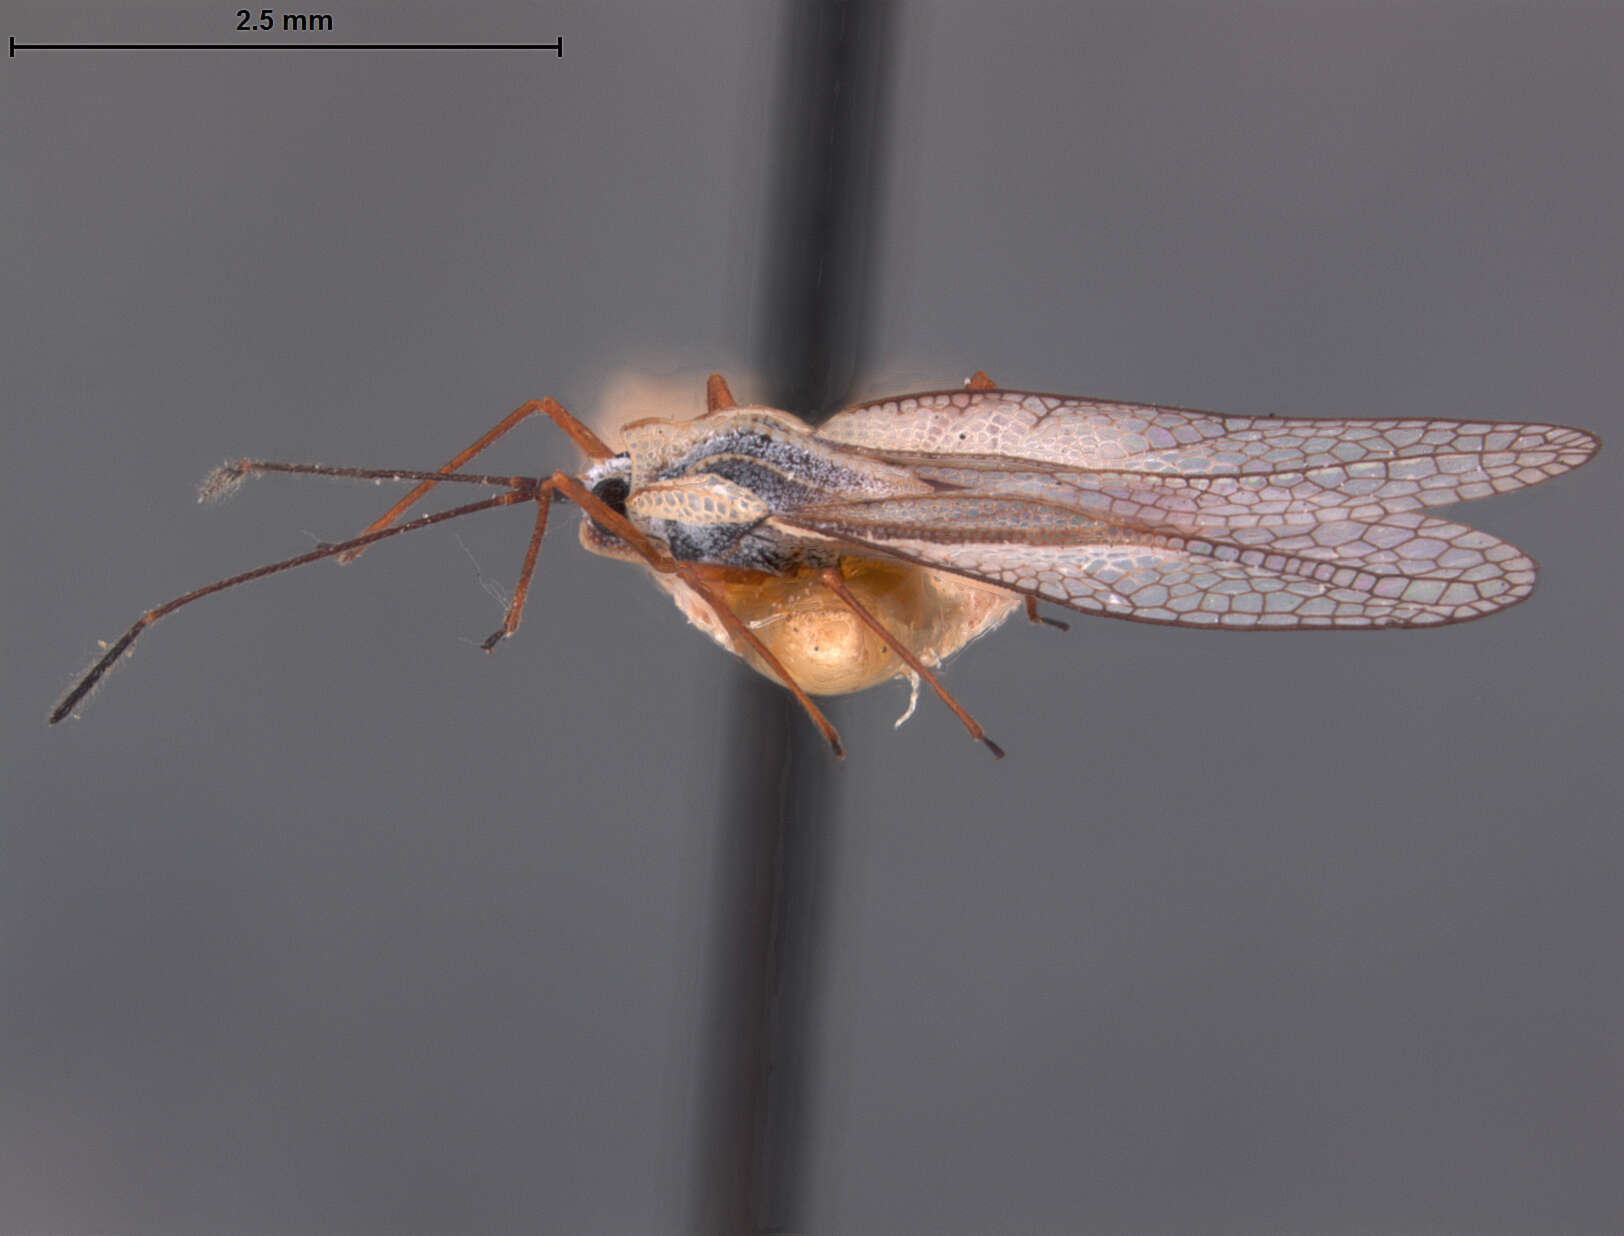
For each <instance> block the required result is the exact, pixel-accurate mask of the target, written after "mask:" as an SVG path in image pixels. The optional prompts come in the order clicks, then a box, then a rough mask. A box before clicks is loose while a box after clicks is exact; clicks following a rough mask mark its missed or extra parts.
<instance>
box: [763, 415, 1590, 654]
mask: <svg viewBox="0 0 1624 1236" xmlns="http://www.w3.org/2000/svg"><path fill="white" fill-rule="evenodd" d="M817 436H818V437H819V438H821V439H825V440H827V441H829V442H832V443H837V444H839V445H841V446H844V447H846V448H848V449H852V450H855V451H857V452H859V453H861V454H864V455H867V456H869V457H872V458H876V459H880V460H884V461H887V462H890V463H893V464H899V465H902V466H904V467H907V468H909V469H910V470H911V471H912V472H913V473H914V475H915V476H917V477H918V478H919V479H920V480H923V481H925V482H927V483H929V484H930V485H931V486H933V487H934V489H935V490H936V493H935V494H934V495H933V496H926V497H908V498H893V499H886V500H882V501H869V502H852V503H843V504H839V505H834V506H826V507H822V508H817V509H803V510H799V511H794V512H791V513H788V514H787V515H785V516H784V517H783V520H784V522H785V523H789V524H792V525H794V526H798V527H802V528H805V529H808V530H810V531H815V532H819V533H822V534H823V535H826V536H832V537H835V538H837V539H839V540H843V541H845V542H846V543H848V544H851V545H853V546H855V547H861V548H862V549H864V550H866V551H868V552H874V553H879V554H883V555H890V556H893V557H897V558H903V559H907V560H909V561H914V562H919V563H922V564H924V565H927V566H934V567H940V568H942V569H945V570H949V571H956V572H959V573H961V574H964V575H969V576H972V577H974V578H977V579H982V580H986V581H988V582H991V583H995V584H1001V585H1003V586H1005V587H1008V588H1011V589H1015V590H1017V591H1020V592H1024V593H1026V594H1028V595H1030V596H1036V597H1041V598H1043V599H1045V600H1048V601H1053V602H1055V603H1056V604H1059V605H1065V606H1068V607H1070V608H1072V609H1077V610H1082V611H1084V612H1086V613H1095V614H1104V615H1108V616H1111V617H1117V618H1129V619H1134V620H1137V621H1141V622H1166V623H1177V624H1180V625H1186V626H1218V627H1226V628H1239V629H1261V628H1281V627H1395V626H1398V627H1402V626H1428V625H1436V624H1439V623H1445V622H1461V621H1465V620H1467V619H1470V618H1477V617H1481V616H1482V615H1484V614H1488V613H1492V612H1494V611H1495V610H1498V609H1503V608H1505V607H1506V606H1508V605H1513V604H1515V603H1516V602H1518V601H1520V600H1522V599H1523V598H1524V597H1526V596H1527V595H1528V594H1529V593H1530V592H1531V591H1533V587H1534V577H1535V572H1536V568H1535V565H1534V562H1533V559H1531V558H1530V557H1529V556H1528V555H1527V554H1525V553H1523V552H1522V551H1521V550H1519V549H1517V548H1516V547H1515V546H1512V545H1508V544H1506V543H1505V542H1503V541H1500V540H1498V539H1497V538H1495V537H1493V536H1490V535H1489V534H1488V533H1485V532H1479V531H1477V530H1475V529H1472V528H1468V527H1466V526H1465V525H1463V524H1458V523H1452V522H1449V521H1447V520H1443V519H1437V518H1434V517H1431V516H1428V515H1424V514H1422V513H1421V511H1422V510H1423V509H1424V508H1426V507H1432V506H1441V505H1445V504H1448V503H1455V502H1463V501H1469V500H1471V499H1474V498H1483V497H1488V496H1489V495H1491V494H1496V493H1504V492H1506V491H1508V490H1512V489H1519V488H1521V487H1523V486H1525V485H1533V484H1537V483H1539V482H1540V481H1543V480H1547V479H1549V478H1550V477H1553V476H1557V475H1560V474H1561V473H1563V472H1566V471H1569V470H1570V469H1572V468H1576V467H1578V466H1579V465H1580V464H1583V463H1584V462H1586V461H1587V460H1588V459H1590V458H1591V457H1592V456H1593V455H1594V454H1595V453H1596V450H1597V449H1598V447H1599V446H1600V443H1599V442H1598V441H1597V439H1596V438H1595V437H1593V436H1592V435H1590V434H1588V433H1585V432H1584V431H1583V430H1579V429H1570V428H1567V427H1565V426H1561V425H1543V424H1495V423H1489V422H1474V421H1446V420H1295V419H1278V418H1273V417H1245V416H1219V415H1216V414H1214V413H1210V412H1197V411H1193V410H1191V409H1188V408H1171V407H1157V406H1150V405H1144V404H1127V403H1112V402H1107V401H1104V400H1097V399H1073V398H1068V397H1065V396H1060V395H1042V394H1034V393H1030V392H1025V391H1006V390H960V391H941V392H927V393H924V394H919V395H908V396H902V397H899V398H895V399H887V400H882V401H879V402H875V403H870V404H863V405H860V406H858V407H855V408H852V409H850V410H848V411H845V412H842V413H840V414H838V415H836V416H834V417H832V418H830V419H829V420H828V421H826V422H825V423H824V424H823V426H822V427H821V428H819V430H818V431H817Z"/></svg>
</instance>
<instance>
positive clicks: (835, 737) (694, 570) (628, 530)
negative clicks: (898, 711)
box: [547, 472, 973, 760]
mask: <svg viewBox="0 0 1624 1236" xmlns="http://www.w3.org/2000/svg"><path fill="white" fill-rule="evenodd" d="M547 484H548V485H549V486H551V487H552V488H554V489H555V490H556V491H557V492H559V493H561V494H563V495H564V496H565V497H566V498H568V499H569V500H570V501H571V502H573V503H575V505H576V506H578V507H580V508H581V509H582V510H583V511H585V512H586V513H587V514H588V515H590V516H591V517H592V518H593V519H594V520H596V521H597V522H598V523H600V524H602V525H603V526H604V527H605V528H607V529H608V530H609V531H610V532H613V533H614V534H615V535H616V536H618V537H619V538H620V539H621V540H623V541H625V542H626V544H628V545H630V546H631V547H632V548H633V549H635V550H636V551H637V552H638V553H639V554H641V555H642V556H643V560H644V561H645V562H647V563H648V564H649V566H650V567H652V568H653V569H654V570H656V571H659V572H660V573H661V574H664V575H675V576H676V577H677V578H678V579H680V580H682V582H683V583H685V584H687V585H688V586H689V587H690V588H692V589H693V590H694V591H695V592H697V593H698V594H699V595H700V596H701V597H703V598H704V599H705V604H707V605H709V606H710V607H711V609H712V611H714V613H715V614H716V616H717V618H719V619H720V620H721V622H722V625H723V626H725V627H726V628H727V629H728V630H729V631H731V632H733V634H734V635H736V636H737V637H738V638H739V639H741V640H743V641H744V642H745V643H747V644H749V645H750V647H751V649H752V650H754V651H755V653H756V655H757V656H759V657H760V658H761V659H762V661H764V662H765V663H766V664H767V666H768V667H769V668H770V669H771V670H772V672H773V673H774V674H775V675H776V676H777V678H778V681H779V682H781V683H783V684H784V686H785V687H787V688H788V689H789V692H790V694H791V695H793V696H794V697H795V699H796V702H797V703H799V704H800V706H801V707H802V708H803V709H805V710H806V715H807V716H808V717H810V718H811V719H812V724H814V725H816V726H817V727H818V731H819V732H820V733H821V734H822V735H823V738H824V741H825V742H827V743H828V744H829V748H830V750H832V751H833V752H834V753H835V758H836V759H837V760H843V759H845V758H846V747H845V744H844V743H842V742H841V741H840V731H839V730H837V729H835V727H834V726H833V725H832V724H831V723H830V721H829V718H828V717H826V716H824V715H823V712H822V710H821V709H820V708H819V707H818V706H817V705H816V704H814V703H813V702H812V697H811V696H809V695H808V694H807V693H806V692H805V691H804V690H802V689H801V685H800V683H798V682H796V681H795V679H794V677H793V676H791V674H790V672H789V671H788V670H787V669H785V668H784V663H783V662H782V661H780V660H779V659H778V658H777V657H776V656H774V655H773V652H772V650H771V649H770V648H768V647H767V645H765V644H763V643H762V642H761V640H760V639H759V638H758V637H757V636H756V633H755V632H754V631H752V630H751V629H750V627H749V625H748V624H747V623H745V621H744V620H743V619H742V618H740V617H739V616H738V615H737V614H735V613H734V612H733V610H732V608H731V607H730V606H729V605H728V603H727V601H726V600H725V599H724V598H723V597H722V596H721V595H719V594H718V593H717V591H716V589H715V588H713V587H712V586H711V583H710V581H709V580H708V579H706V578H705V574H704V570H703V568H701V567H698V566H696V565H695V564H693V563H690V562H678V561H676V560H675V559H674V558H672V557H671V555H670V554H666V553H662V552H661V551H660V550H659V548H658V547H656V546H655V544H654V542H652V541H650V540H649V539H648V537H646V536H644V535H643V533H642V532H640V531H638V529H637V527H636V526H635V525H634V524H633V523H632V522H631V520H629V519H627V518H626V517H625V516H624V515H622V514H620V513H619V512H618V511H616V510H614V509H613V508H612V507H610V506H609V505H608V504H607V503H605V502H604V501H603V499H601V498H599V497H597V496H596V495H595V494H594V493H593V492H592V491H591V490H590V489H588V488H587V487H586V486H585V485H583V484H581V482H580V481H578V480H576V479H575V477H573V476H570V475H569V474H568V473H567V472H555V473H553V475H552V476H551V478H549V479H548V481H547ZM972 724H973V723H972Z"/></svg>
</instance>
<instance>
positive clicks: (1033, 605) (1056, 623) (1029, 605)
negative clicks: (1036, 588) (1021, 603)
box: [1026, 597, 1071, 631]
mask: <svg viewBox="0 0 1624 1236" xmlns="http://www.w3.org/2000/svg"><path fill="white" fill-rule="evenodd" d="M1026 620H1027V621H1028V622H1030V623H1031V624H1032V625H1033V626H1035V627H1036V626H1045V627H1054V628H1055V629H1056V630H1059V631H1069V630H1071V623H1069V622H1061V621H1060V619H1058V618H1045V617H1044V616H1043V615H1042V614H1040V613H1038V599H1037V598H1036V597H1027V598H1026Z"/></svg>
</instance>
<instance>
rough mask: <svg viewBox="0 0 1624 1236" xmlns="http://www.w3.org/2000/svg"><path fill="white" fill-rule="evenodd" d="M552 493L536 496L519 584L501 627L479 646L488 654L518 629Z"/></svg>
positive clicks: (543, 490) (549, 490) (546, 492)
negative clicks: (534, 514) (533, 528)
mask: <svg viewBox="0 0 1624 1236" xmlns="http://www.w3.org/2000/svg"><path fill="white" fill-rule="evenodd" d="M552 501H553V491H552V490H551V489H550V488H547V487H543V488H542V490H541V492H540V493H538V494H537V495H536V528H535V531H533V532H532V533H531V534H530V545H529V547H528V548H526V549H525V551H524V565H523V566H522V567H520V568H519V582H518V584H517V585H515V586H514V589H513V600H512V601H510V602H509V603H508V611H507V617H506V618H504V619H503V620H502V625H501V627H500V628H499V629H498V630H497V631H495V632H493V633H492V635H491V636H490V638H489V639H487V640H486V641H485V642H484V643H483V644H481V645H480V647H481V648H483V649H484V650H485V651H486V652H490V651H491V650H492V649H493V648H495V647H496V645H497V644H499V643H501V642H502V641H503V640H505V639H506V638H507V637H508V636H510V635H512V634H513V633H514V632H515V631H517V630H518V629H519V619H520V617H521V616H522V615H523V614H524V599H525V597H526V596H527V595H529V592H530V577H531V576H532V575H534V574H535V573H536V555H537V554H539V553H540V552H541V538H542V537H543V536H545V535H546V533H547V508H548V507H549V506H551V505H552Z"/></svg>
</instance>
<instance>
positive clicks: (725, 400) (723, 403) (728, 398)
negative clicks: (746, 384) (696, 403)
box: [705, 373, 739, 412]
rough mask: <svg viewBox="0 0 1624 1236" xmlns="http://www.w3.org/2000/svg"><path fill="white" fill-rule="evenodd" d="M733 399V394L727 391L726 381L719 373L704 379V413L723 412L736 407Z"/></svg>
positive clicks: (736, 403) (736, 404)
mask: <svg viewBox="0 0 1624 1236" xmlns="http://www.w3.org/2000/svg"><path fill="white" fill-rule="evenodd" d="M738 406H739V405H738V402H737V401H736V400H735V399H734V398H733V392H732V391H730V390H728V389H727V379H726V378H724V377H723V376H722V375H721V374H719V373H713V374H711V376H710V377H709V378H707V379H705V411H707V412H725V411H726V410H727V409H728V408H736V407H738Z"/></svg>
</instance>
